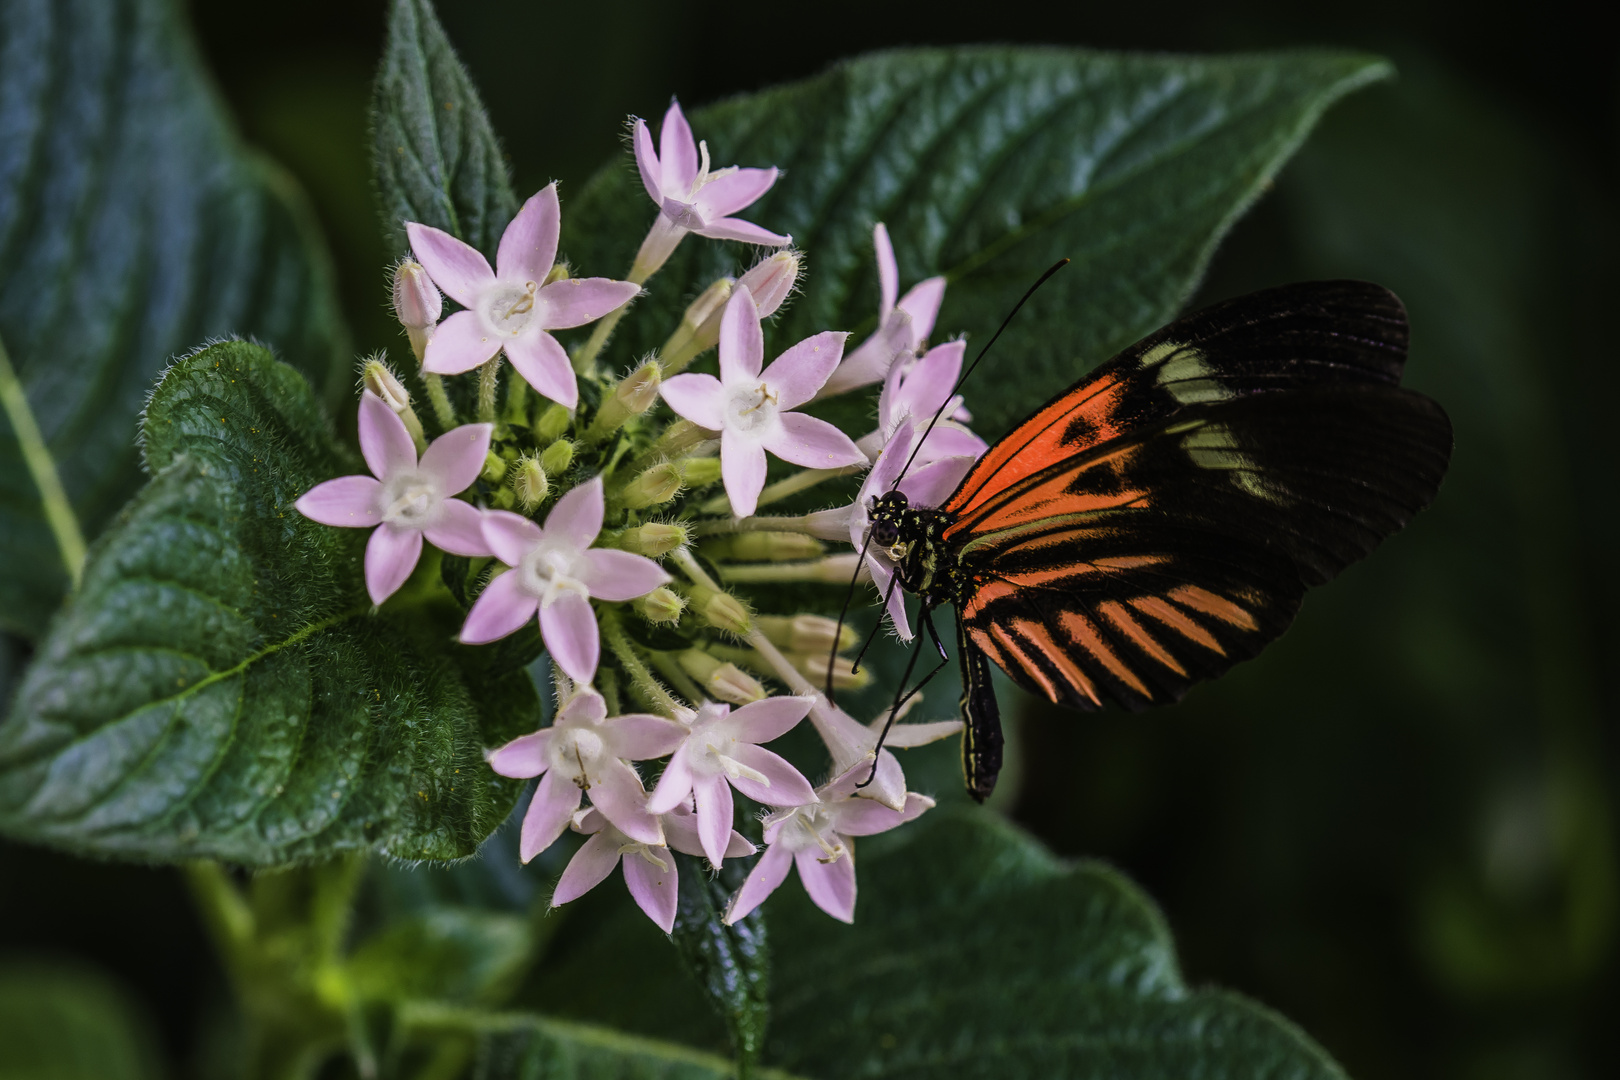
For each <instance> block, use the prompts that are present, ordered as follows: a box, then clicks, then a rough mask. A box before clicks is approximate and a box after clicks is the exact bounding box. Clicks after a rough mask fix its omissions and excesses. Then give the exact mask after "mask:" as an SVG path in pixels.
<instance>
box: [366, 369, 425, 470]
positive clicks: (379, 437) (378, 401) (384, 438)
mask: <svg viewBox="0 0 1620 1080" xmlns="http://www.w3.org/2000/svg"><path fill="white" fill-rule="evenodd" d="M360 453H361V454H362V455H364V456H365V459H366V467H367V468H369V469H370V470H371V474H372V475H373V476H375V477H376V478H377V479H379V480H387V479H388V477H389V476H390V475H391V474H393V473H396V472H403V471H405V470H407V469H414V468H415V467H416V444H415V443H414V442H412V441H411V433H410V432H409V431H407V430H405V421H403V420H401V419H400V418H399V414H398V413H396V412H394V410H393V409H390V408H389V407H388V403H387V402H385V401H383V399H382V398H380V397H378V396H377V395H376V394H373V393H372V392H371V391H370V390H367V391H365V392H364V393H362V394H361V395H360Z"/></svg>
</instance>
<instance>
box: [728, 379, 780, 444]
mask: <svg viewBox="0 0 1620 1080" xmlns="http://www.w3.org/2000/svg"><path fill="white" fill-rule="evenodd" d="M776 402H777V396H776V391H774V390H772V389H771V388H770V387H769V386H766V385H765V384H764V383H760V384H759V385H757V386H751V387H744V386H739V387H736V388H733V389H728V390H727V391H726V426H727V427H728V428H730V429H731V430H732V431H739V432H744V433H748V434H752V433H755V432H758V433H760V434H763V433H764V432H766V431H769V430H770V429H771V427H772V426H773V425H774V424H775V423H776V413H777V409H776Z"/></svg>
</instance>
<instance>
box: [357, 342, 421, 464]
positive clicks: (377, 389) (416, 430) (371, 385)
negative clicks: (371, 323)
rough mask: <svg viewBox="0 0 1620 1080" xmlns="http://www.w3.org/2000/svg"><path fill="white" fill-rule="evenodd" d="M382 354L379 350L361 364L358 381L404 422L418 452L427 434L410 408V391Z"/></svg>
mask: <svg viewBox="0 0 1620 1080" xmlns="http://www.w3.org/2000/svg"><path fill="white" fill-rule="evenodd" d="M382 355H383V354H382V353H380V352H379V353H378V354H377V355H376V356H374V357H372V358H371V359H369V360H366V361H365V362H364V363H363V364H361V366H360V382H361V384H362V385H364V386H365V388H366V389H367V390H370V391H371V392H372V393H373V394H376V395H377V396H378V397H380V398H382V400H383V404H385V405H387V406H388V407H389V408H390V409H393V410H394V415H395V416H398V417H399V418H400V420H401V421H402V422H403V423H404V425H405V430H406V431H408V432H410V433H411V441H412V442H414V443H416V452H417V453H418V454H420V453H422V451H424V450H426V449H427V436H426V435H424V434H423V432H422V421H420V420H418V419H417V418H416V410H414V409H412V408H411V392H410V391H409V390H407V389H405V386H404V384H402V383H401V382H400V381H399V378H398V376H396V375H395V374H394V373H393V371H391V370H390V369H389V367H388V365H387V364H386V363H385V362H384V361H383V359H382Z"/></svg>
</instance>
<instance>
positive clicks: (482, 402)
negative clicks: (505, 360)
mask: <svg viewBox="0 0 1620 1080" xmlns="http://www.w3.org/2000/svg"><path fill="white" fill-rule="evenodd" d="M500 371H501V358H500V357H499V356H496V357H494V358H493V359H491V360H487V361H485V363H484V365H483V366H482V367H480V368H479V369H478V422H479V423H480V424H493V423H494V422H495V386H496V382H497V378H496V377H497V376H498V375H499V374H500Z"/></svg>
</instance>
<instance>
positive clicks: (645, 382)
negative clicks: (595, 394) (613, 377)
mask: <svg viewBox="0 0 1620 1080" xmlns="http://www.w3.org/2000/svg"><path fill="white" fill-rule="evenodd" d="M659 381H660V376H659V372H658V362H657V361H656V360H649V361H647V362H646V363H644V364H642V365H641V366H640V367H638V368H637V369H636V370H634V371H632V372H631V373H630V374H628V375H626V376H625V377H624V378H622V379H620V380H619V382H618V385H616V386H614V388H613V392H612V393H611V394H609V395H608V396H607V400H605V401H603V402H602V407H601V408H600V409H598V410H597V413H596V418H595V419H593V420H592V421H591V426H590V428H589V429H588V430H587V431H586V437H587V438H590V439H605V438H606V437H607V436H609V435H611V434H612V433H613V432H615V431H618V430H619V429H620V428H622V427H623V426H624V423H625V421H626V420H628V419H630V418H631V417H632V416H640V415H641V414H642V413H644V412H646V411H647V410H648V409H650V408H652V407H653V403H654V402H656V401H657V400H658V384H659Z"/></svg>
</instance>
